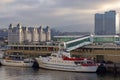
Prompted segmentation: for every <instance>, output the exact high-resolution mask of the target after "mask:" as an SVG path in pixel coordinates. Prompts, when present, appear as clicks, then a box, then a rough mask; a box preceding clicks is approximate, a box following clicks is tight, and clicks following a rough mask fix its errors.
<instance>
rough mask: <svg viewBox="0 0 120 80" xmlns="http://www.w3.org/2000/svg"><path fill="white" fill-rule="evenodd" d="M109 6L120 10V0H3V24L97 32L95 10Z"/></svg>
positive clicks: (0, 4) (0, 21)
mask: <svg viewBox="0 0 120 80" xmlns="http://www.w3.org/2000/svg"><path fill="white" fill-rule="evenodd" d="M107 10H116V11H117V12H120V0H1V1H0V27H1V28H2V27H6V28H7V27H8V25H9V24H10V23H13V25H14V26H16V24H18V23H21V24H22V25H23V26H40V25H42V26H46V25H49V26H50V27H52V28H53V27H55V28H59V29H61V30H66V31H67V30H69V31H70V30H71V31H89V32H93V31H94V14H95V13H103V12H104V11H107ZM66 28H69V29H66Z"/></svg>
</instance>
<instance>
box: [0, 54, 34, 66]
mask: <svg viewBox="0 0 120 80" xmlns="http://www.w3.org/2000/svg"><path fill="white" fill-rule="evenodd" d="M33 63H34V60H33V59H32V58H25V56H24V55H4V57H3V58H2V60H1V65H4V66H17V67H32V66H33Z"/></svg>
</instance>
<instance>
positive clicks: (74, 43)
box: [64, 35, 93, 51]
mask: <svg viewBox="0 0 120 80" xmlns="http://www.w3.org/2000/svg"><path fill="white" fill-rule="evenodd" d="M91 43H93V37H92V35H89V36H84V37H80V38H77V39H74V40H71V41H68V42H64V49H65V50H66V51H71V50H74V49H77V48H79V47H82V46H85V45H88V44H91Z"/></svg>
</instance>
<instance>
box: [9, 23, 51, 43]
mask: <svg viewBox="0 0 120 80" xmlns="http://www.w3.org/2000/svg"><path fill="white" fill-rule="evenodd" d="M50 40H51V30H50V28H49V27H48V26H47V27H46V28H45V29H42V27H41V26H40V27H39V28H36V27H22V26H21V25H20V24H18V25H17V26H16V27H13V25H12V24H10V25H9V29H8V44H9V45H10V44H39V43H40V42H46V41H50Z"/></svg>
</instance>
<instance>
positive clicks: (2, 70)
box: [0, 66, 120, 80]
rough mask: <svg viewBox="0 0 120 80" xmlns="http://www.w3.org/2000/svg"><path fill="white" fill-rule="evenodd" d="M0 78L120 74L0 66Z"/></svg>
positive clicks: (100, 78)
mask: <svg viewBox="0 0 120 80" xmlns="http://www.w3.org/2000/svg"><path fill="white" fill-rule="evenodd" d="M0 80H120V76H119V75H113V74H105V75H98V74H96V73H77V72H65V71H52V70H45V69H33V68H21V67H8V66H0Z"/></svg>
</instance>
